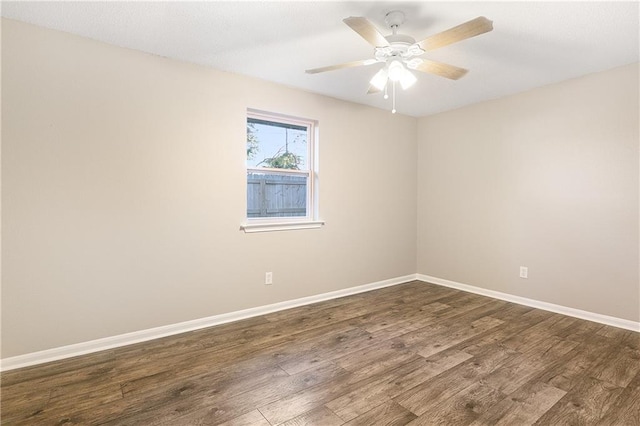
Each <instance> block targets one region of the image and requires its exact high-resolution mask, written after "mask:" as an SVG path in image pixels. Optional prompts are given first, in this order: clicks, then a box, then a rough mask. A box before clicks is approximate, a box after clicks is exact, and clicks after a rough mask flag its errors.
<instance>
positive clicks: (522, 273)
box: [520, 266, 529, 278]
mask: <svg viewBox="0 0 640 426" xmlns="http://www.w3.org/2000/svg"><path fill="white" fill-rule="evenodd" d="M520 278H529V268H527V267H526V266H521V267H520Z"/></svg>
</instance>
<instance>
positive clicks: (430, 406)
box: [1, 282, 640, 426]
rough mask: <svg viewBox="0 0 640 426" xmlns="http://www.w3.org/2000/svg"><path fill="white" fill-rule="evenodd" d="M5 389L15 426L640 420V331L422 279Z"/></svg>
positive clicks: (44, 371) (37, 376)
mask: <svg viewBox="0 0 640 426" xmlns="http://www.w3.org/2000/svg"><path fill="white" fill-rule="evenodd" d="M1 379H2V387H1V390H2V394H1V410H2V411H1V418H2V424H6V425H58V424H65V425H71V424H105V425H156V424H158V425H160V424H163V425H165V424H166V425H209V424H211V425H214V424H225V425H265V426H268V425H276V424H283V425H287V426H289V425H319V426H332V425H404V424H410V425H469V424H471V425H517V426H520V425H528V424H539V425H589V424H598V425H625V426H626V425H640V334H638V333H635V332H631V331H626V330H622V329H617V328H614V327H609V326H604V325H601V324H597V323H593V322H589V321H583V320H579V319H575V318H571V317H566V316H563V315H559V314H554V313H550V312H545V311H541V310H537V309H533V308H529V307H525V306H521V305H516V304H512V303H508V302H504V301H499V300H494V299H490V298H487V297H482V296H478V295H474V294H469V293H464V292H461V291H457V290H452V289H448V288H444V287H439V286H435V285H431V284H426V283H421V282H411V283H407V284H403V285H398V286H394V287H388V288H385V289H381V290H376V291H372V292H368V293H362V294H358V295H354V296H349V297H345V298H341V299H336V300H331V301H327V302H322V303H317V304H314V305H308V306H304V307H300V308H295V309H290V310H287V311H281V312H277V313H272V314H269V315H265V316H261V317H256V318H252V319H248V320H244V321H239V322H235V323H230V324H226V325H222V326H217V327H212V328H209V329H205V330H198V331H194V332H190V333H185V334H181V335H178V336H173V337H167V338H164V339H159V340H154V341H151V342H146V343H141V344H137V345H132V346H127V347H123V348H118V349H114V350H109V351H104V352H100V353H96V354H91V355H86V356H82V357H77V358H73V359H68V360H63V361H57V362H53V363H49V364H44V365H40V366H35V367H29V368H24V369H20V370H13V371H8V372H5V373H3V374H2V376H1Z"/></svg>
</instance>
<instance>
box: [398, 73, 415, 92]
mask: <svg viewBox="0 0 640 426" xmlns="http://www.w3.org/2000/svg"><path fill="white" fill-rule="evenodd" d="M402 71H403V73H402V76H401V77H400V86H402V90H407V89H408V88H409V87H411V86H413V85H414V84H415V83H416V81H417V80H418V79H417V78H416V76H415V75H413V73H412V72H411V71H409V70H408V69H406V68H403V69H402Z"/></svg>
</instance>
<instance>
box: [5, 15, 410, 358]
mask: <svg viewBox="0 0 640 426" xmlns="http://www.w3.org/2000/svg"><path fill="white" fill-rule="evenodd" d="M2 24H3V25H2V66H3V68H2V112H3V116H2V124H3V125H2V149H3V153H2V154H3V155H2V184H3V188H2V207H3V211H2V226H3V235H2V248H3V251H2V266H3V281H2V343H3V345H2V357H3V358H4V357H10V356H15V355H20V354H25V353H29V352H34V351H38V350H44V349H48V348H54V347H59V346H63V345H68V344H72V343H77V342H83V341H87V340H91V339H96V338H101V337H107V336H113V335H118V334H121V333H126V332H131V331H136V330H141V329H147V328H151V327H155V326H162V325H167V324H173V323H176V322H181V321H186V320H192V319H197V318H202V317H206V316H210V315H215V314H220V313H225V312H231V311H236V310H239V309H244V308H249V307H255V306H261V305H265V304H270V303H274V302H278V301H284V300H290V299H295V298H299V297H303V296H309V295H314V294H320V293H324V292H329V291H333V290H338V289H344V288H348V287H353V286H357V285H361V284H367V283H371V282H375V281H379V280H384V279H388V278H393V277H399V276H403V275H407V274H413V273H415V271H416V264H415V260H416V259H415V247H416V198H415V194H416V182H417V179H416V161H415V157H416V125H417V121H416V119H414V118H411V117H406V116H401V115H392V114H390V113H389V112H388V111H382V110H377V109H373V108H368V107H364V106H361V105H357V104H352V103H347V102H342V101H339V100H335V99H331V98H328V97H323V96H318V95H314V94H310V93H306V92H303V91H299V90H293V89H289V88H286V87H283V86H280V85H276V84H271V83H267V82H264V81H259V80H256V79H251V78H246V77H242V76H238V75H233V74H228V73H223V72H218V71H215V70H212V69H208V68H204V67H199V66H194V65H189V64H185V63H180V62H176V61H171V60H167V59H163V58H160V57H156V56H152V55H147V54H143V53H140V52H136V51H131V50H126V49H121V48H118V47H113V46H109V45H106V44H101V43H97V42H94V41H91V40H88V39H84V38H80V37H76V36H72V35H68V34H64V33H60V32H55V31H50V30H46V29H41V28H37V27H34V26H30V25H26V24H22V23H18V22H15V21H9V20H3V21H2ZM365 89H366V88H365ZM247 108H256V109H261V110H267V111H273V112H278V113H283V114H290V115H296V116H301V117H306V118H312V119H316V120H318V121H319V126H320V189H319V190H320V193H319V197H320V216H321V218H322V219H324V220H325V221H326V226H325V227H324V228H321V229H315V230H302V231H300V230H299V231H286V232H270V233H261V234H244V233H243V232H241V231H240V230H239V226H240V223H241V222H242V221H243V219H244V209H245V203H246V200H245V197H246V195H245V174H244V156H245V146H244V141H245V124H244V123H245V112H246V109H247ZM266 271H273V273H274V284H273V285H272V286H265V285H263V280H264V273H265V272H266Z"/></svg>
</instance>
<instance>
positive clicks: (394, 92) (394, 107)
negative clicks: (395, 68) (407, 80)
mask: <svg viewBox="0 0 640 426" xmlns="http://www.w3.org/2000/svg"><path fill="white" fill-rule="evenodd" d="M391 96H392V102H391V114H395V113H396V82H395V81H394V82H393V87H391Z"/></svg>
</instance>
